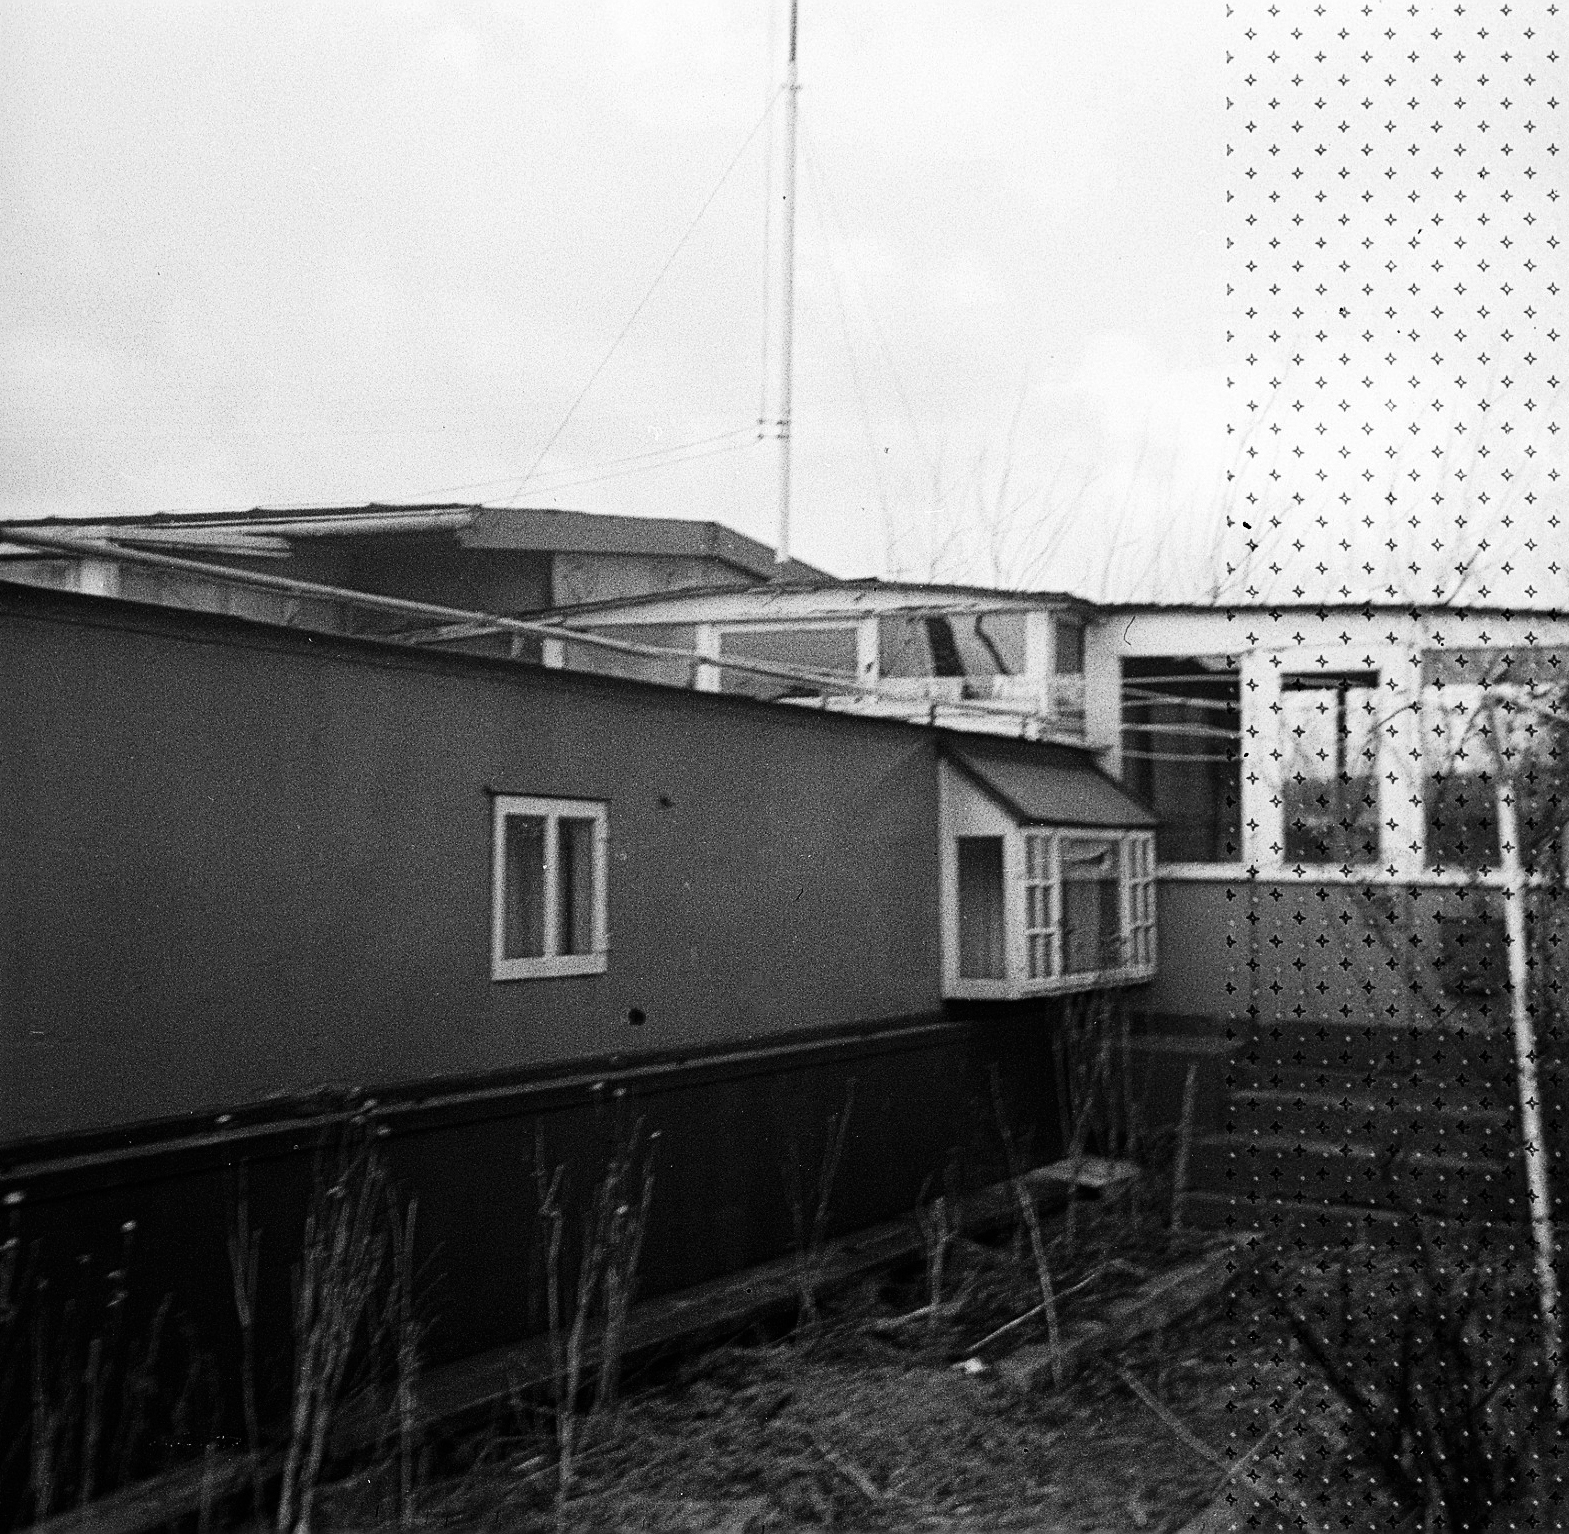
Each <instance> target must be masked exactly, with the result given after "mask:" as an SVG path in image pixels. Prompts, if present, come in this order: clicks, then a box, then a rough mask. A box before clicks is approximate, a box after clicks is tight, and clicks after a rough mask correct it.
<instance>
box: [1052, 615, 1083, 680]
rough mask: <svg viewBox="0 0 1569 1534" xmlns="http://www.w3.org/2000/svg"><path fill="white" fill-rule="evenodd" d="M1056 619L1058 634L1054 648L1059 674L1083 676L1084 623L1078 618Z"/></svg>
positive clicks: (1056, 667) (1056, 668)
mask: <svg viewBox="0 0 1569 1534" xmlns="http://www.w3.org/2000/svg"><path fill="white" fill-rule="evenodd" d="M1054 621H1055V628H1056V634H1055V643H1054V644H1053V646H1052V649H1053V653H1054V654H1055V656H1056V662H1055V670H1056V672H1057V675H1058V676H1083V675H1084V625H1083V624H1082V623H1080V622H1079V620H1078V619H1077V618H1057V619H1056V620H1054Z"/></svg>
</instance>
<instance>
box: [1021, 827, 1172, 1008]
mask: <svg viewBox="0 0 1569 1534" xmlns="http://www.w3.org/2000/svg"><path fill="white" fill-rule="evenodd" d="M1018 835H1019V836H1020V838H1021V840H1022V843H1023V845H1022V849H1021V851H1022V856H1021V858H1020V860H1019V867H1020V870H1021V878H1022V881H1023V885H1024V890H1023V898H1022V899H1021V900H1020V902H1019V909H1020V911H1021V913H1022V923H1023V929H1024V941H1023V945H1022V947H1023V964H1022V968H1021V972H1020V973H1019V974H1018V975H1017V976H1015V977H1014V981H1015V984H1016V985H1017V986H1018V988H1019V990H1020V991H1021V993H1024V994H1029V995H1034V994H1037V993H1040V992H1047V991H1084V990H1092V989H1094V987H1096V986H1098V985H1121V984H1126V983H1130V982H1135V981H1141V980H1149V979H1153V978H1154V975H1155V964H1156V947H1155V833H1154V832H1153V831H1119V830H1116V829H1114V828H1111V827H1102V826H1025V827H1022V828H1021V829H1020V831H1019V832H1018ZM1064 837H1068V838H1072V839H1079V840H1089V841H1104V842H1110V843H1112V844H1113V845H1114V846H1115V847H1116V849H1117V883H1118V887H1119V892H1120V899H1119V902H1118V910H1119V915H1120V921H1121V931H1120V932H1118V934H1117V946H1118V951H1119V953H1120V955H1121V959H1122V962H1121V963H1119V964H1117V965H1116V966H1115V967H1113V968H1109V969H1097V970H1075V971H1074V972H1073V973H1072V974H1071V975H1070V974H1064V973H1063V968H1062V965H1063V953H1062V910H1063V906H1062V855H1061V844H1062V839H1063V838H1064ZM1032 843H1033V845H1034V846H1035V848H1036V849H1038V852H1039V854H1040V857H1039V858H1038V860H1037V862H1036V866H1037V867H1044V868H1045V869H1046V872H1047V881H1049V882H1047V883H1046V884H1045V885H1044V887H1045V888H1046V892H1047V911H1048V913H1049V914H1048V925H1047V926H1045V927H1031V926H1030V925H1029V915H1028V912H1029V889H1030V886H1031V885H1038V884H1042V881H1040V880H1032V879H1031V878H1030V876H1029V868H1030V862H1031V856H1030V850H1031V845H1032ZM1036 936H1046V937H1047V938H1048V939H1049V942H1048V946H1047V952H1048V954H1049V955H1050V965H1051V972H1050V974H1047V975H1038V976H1037V975H1031V973H1030V949H1031V946H1032V945H1031V941H1030V940H1031V938H1033V937H1036ZM1141 949H1142V953H1141Z"/></svg>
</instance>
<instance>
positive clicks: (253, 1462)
mask: <svg viewBox="0 0 1569 1534" xmlns="http://www.w3.org/2000/svg"><path fill="white" fill-rule="evenodd" d="M228 1214H229V1230H228V1251H229V1277H230V1279H231V1281H232V1284H233V1290H234V1313H235V1317H236V1319H237V1320H238V1321H239V1324H240V1404H241V1410H242V1411H243V1412H244V1415H245V1447H246V1457H247V1460H248V1462H249V1463H248V1472H249V1478H250V1483H251V1513H252V1515H253V1516H254V1517H256V1518H258V1519H260V1517H261V1509H262V1487H261V1419H260V1417H259V1416H258V1414H257V1409H256V1289H257V1280H258V1275H259V1272H260V1265H261V1238H262V1233H261V1231H260V1230H254V1231H253V1230H252V1229H251V1200H250V1173H249V1169H248V1167H247V1166H246V1164H245V1163H244V1162H243V1161H242V1162H241V1163H240V1167H239V1171H238V1173H237V1174H236V1177H235V1186H234V1188H233V1189H232V1190H231V1195H230V1198H229V1209H228Z"/></svg>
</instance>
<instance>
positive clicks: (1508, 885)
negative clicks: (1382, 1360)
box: [1488, 705, 1569, 1421]
mask: <svg viewBox="0 0 1569 1534" xmlns="http://www.w3.org/2000/svg"><path fill="white" fill-rule="evenodd" d="M1488 713H1489V716H1490V718H1489V723H1490V725H1491V733H1492V737H1493V765H1494V767H1495V768H1496V769H1497V775H1496V778H1495V784H1496V787H1495V790H1494V792H1495V794H1496V803H1497V807H1498V848H1499V864H1500V867H1501V869H1502V872H1503V876H1504V946H1505V948H1506V949H1507V950H1508V956H1509V1009H1510V1012H1511V1014H1512V1018H1513V1022H1514V1043H1515V1072H1516V1076H1517V1079H1518V1081H1519V1087H1520V1136H1521V1139H1522V1140H1523V1141H1524V1149H1525V1176H1526V1192H1527V1197H1528V1199H1529V1203H1530V1210H1531V1235H1532V1237H1533V1239H1534V1242H1535V1246H1536V1287H1537V1298H1538V1300H1539V1302H1540V1305H1541V1309H1542V1351H1543V1352H1544V1353H1545V1354H1546V1355H1547V1367H1548V1368H1549V1369H1550V1370H1551V1371H1552V1377H1553V1405H1554V1407H1555V1408H1556V1409H1557V1412H1558V1417H1559V1420H1560V1421H1563V1420H1565V1419H1566V1418H1569V1378H1566V1375H1565V1370H1564V1356H1563V1328H1562V1324H1561V1320H1560V1314H1559V1299H1558V1272H1557V1267H1556V1265H1555V1260H1554V1259H1555V1253H1554V1250H1553V1246H1554V1238H1553V1206H1552V1198H1551V1193H1550V1190H1549V1188H1548V1184H1547V1142H1546V1139H1545V1137H1544V1135H1543V1133H1542V1095H1541V1089H1540V1086H1539V1084H1538V1080H1537V1073H1536V1025H1535V1023H1534V1021H1533V1020H1532V1016H1531V1012H1532V1006H1531V993H1530V984H1531V977H1530V968H1529V964H1528V961H1527V955H1526V947H1525V901H1526V877H1525V865H1524V863H1523V862H1522V860H1521V857H1520V823H1519V819H1518V817H1517V816H1516V814H1515V787H1514V779H1513V775H1512V774H1510V773H1508V772H1507V771H1506V769H1505V766H1504V753H1503V743H1502V739H1501V737H1500V735H1499V726H1500V723H1501V721H1500V718H1499V712H1498V708H1497V706H1496V705H1490V706H1489V709H1488Z"/></svg>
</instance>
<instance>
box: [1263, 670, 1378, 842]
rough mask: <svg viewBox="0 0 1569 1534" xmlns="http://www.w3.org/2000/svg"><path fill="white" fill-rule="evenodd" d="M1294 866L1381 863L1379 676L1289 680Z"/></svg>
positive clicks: (1287, 757) (1289, 824)
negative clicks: (1379, 818)
mask: <svg viewBox="0 0 1569 1534" xmlns="http://www.w3.org/2000/svg"><path fill="white" fill-rule="evenodd" d="M1280 704H1281V717H1282V732H1281V749H1282V762H1283V766H1284V772H1283V779H1282V808H1283V810H1284V812H1285V813H1284V818H1285V833H1286V834H1285V857H1286V861H1287V862H1288V863H1322V864H1330V865H1338V866H1352V865H1365V864H1371V863H1376V862H1377V861H1378V777H1377V763H1378V719H1377V710H1378V706H1379V705H1378V675H1377V673H1376V672H1348V673H1326V674H1323V675H1314V676H1288V677H1283V678H1282V679H1281V694H1280Z"/></svg>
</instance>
